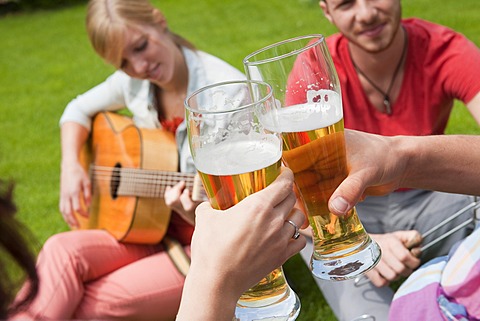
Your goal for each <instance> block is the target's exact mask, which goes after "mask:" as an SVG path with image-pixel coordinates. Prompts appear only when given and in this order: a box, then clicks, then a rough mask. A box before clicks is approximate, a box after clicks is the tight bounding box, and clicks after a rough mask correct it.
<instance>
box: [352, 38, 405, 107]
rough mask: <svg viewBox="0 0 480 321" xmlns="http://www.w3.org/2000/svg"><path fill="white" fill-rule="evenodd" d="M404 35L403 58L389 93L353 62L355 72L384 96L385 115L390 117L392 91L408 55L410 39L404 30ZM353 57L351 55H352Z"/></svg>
mask: <svg viewBox="0 0 480 321" xmlns="http://www.w3.org/2000/svg"><path fill="white" fill-rule="evenodd" d="M403 34H404V36H405V39H404V45H403V51H402V56H401V57H400V60H399V61H398V64H397V67H396V68H395V71H394V72H393V76H392V80H390V85H388V89H387V91H383V90H382V89H381V88H380V87H378V86H377V85H376V84H375V83H374V82H373V81H371V80H370V78H368V77H367V75H365V73H364V72H363V71H362V70H361V69H360V68H358V66H357V65H356V64H355V62H354V61H353V59H351V60H352V64H353V67H355V70H356V71H357V72H358V73H359V74H360V75H362V76H363V78H365V80H366V81H368V82H369V83H370V85H372V87H373V88H375V89H376V90H377V91H378V92H379V93H381V94H382V95H383V105H384V106H385V113H387V114H388V115H390V114H391V113H392V105H391V102H390V91H391V90H392V87H393V84H394V83H395V79H396V78H397V75H398V72H399V71H400V66H401V65H402V62H403V59H404V58H405V54H406V53H407V47H408V38H407V31H406V30H404V31H403ZM350 57H351V54H350Z"/></svg>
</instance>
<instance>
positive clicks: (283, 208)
mask: <svg viewBox="0 0 480 321" xmlns="http://www.w3.org/2000/svg"><path fill="white" fill-rule="evenodd" d="M295 202H296V197H295V194H294V193H293V192H291V193H290V194H288V195H287V197H286V198H285V199H283V200H282V201H281V202H280V203H279V204H277V205H276V206H275V207H274V211H275V213H273V215H282V216H283V218H284V219H287V217H288V216H289V215H290V212H291V211H292V209H293V208H294V205H295ZM297 211H298V212H300V213H301V211H299V210H297ZM302 216H303V214H302ZM302 224H303V221H302ZM301 226H302V225H299V227H301Z"/></svg>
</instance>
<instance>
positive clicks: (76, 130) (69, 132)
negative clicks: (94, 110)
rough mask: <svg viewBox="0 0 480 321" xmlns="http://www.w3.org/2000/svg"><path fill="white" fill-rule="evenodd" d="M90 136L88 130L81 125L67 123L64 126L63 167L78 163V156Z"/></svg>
mask: <svg viewBox="0 0 480 321" xmlns="http://www.w3.org/2000/svg"><path fill="white" fill-rule="evenodd" d="M88 135H89V132H88V130H87V129H86V128H85V127H83V126H82V125H80V124H77V123H74V122H67V123H65V124H63V125H62V127H61V146H62V166H63V164H73V163H76V162H77V161H78V156H79V154H80V151H81V149H82V147H83V145H84V144H85V142H86V140H87V138H88Z"/></svg>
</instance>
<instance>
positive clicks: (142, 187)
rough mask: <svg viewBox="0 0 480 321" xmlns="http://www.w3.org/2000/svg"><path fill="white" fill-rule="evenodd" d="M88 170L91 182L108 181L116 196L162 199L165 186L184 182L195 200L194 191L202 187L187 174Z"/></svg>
mask: <svg viewBox="0 0 480 321" xmlns="http://www.w3.org/2000/svg"><path fill="white" fill-rule="evenodd" d="M90 170H91V175H92V179H93V180H99V181H101V180H106V181H110V185H111V186H113V187H114V189H115V191H116V195H118V196H138V197H163V195H164V194H165V189H166V188H167V186H173V185H175V184H177V183H179V182H181V181H185V184H186V188H188V189H189V190H190V191H192V194H193V195H192V198H193V199H196V197H195V195H196V193H195V190H197V189H199V187H200V190H201V186H202V185H201V182H200V179H199V177H198V175H194V174H188V173H178V172H171V171H158V170H148V169H137V168H122V167H118V168H117V167H107V166H98V165H92V166H91V167H90Z"/></svg>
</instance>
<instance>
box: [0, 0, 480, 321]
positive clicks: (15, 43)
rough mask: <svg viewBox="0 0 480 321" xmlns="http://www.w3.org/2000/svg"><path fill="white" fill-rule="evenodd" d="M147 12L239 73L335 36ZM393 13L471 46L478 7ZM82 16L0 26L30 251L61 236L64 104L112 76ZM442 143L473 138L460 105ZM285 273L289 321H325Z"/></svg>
mask: <svg viewBox="0 0 480 321" xmlns="http://www.w3.org/2000/svg"><path fill="white" fill-rule="evenodd" d="M154 3H155V4H157V5H158V6H159V8H161V9H162V11H163V12H164V13H165V15H166V17H167V19H168V22H169V25H170V28H171V29H172V30H173V31H175V32H177V33H179V34H181V35H183V36H185V37H186V38H187V39H189V40H191V41H192V42H193V43H195V44H196V45H197V47H198V48H200V49H202V50H205V51H207V52H210V53H212V54H215V55H217V56H218V57H220V58H222V59H224V60H226V61H228V62H229V63H231V64H232V65H234V66H236V67H238V68H239V69H243V68H242V59H243V57H244V56H246V55H247V54H248V53H250V52H252V51H254V50H256V49H258V48H260V47H263V46H265V45H267V44H270V43H273V42H276V41H280V40H283V39H285V38H288V37H292V36H297V35H303V34H309V33H322V34H325V35H329V34H331V33H333V32H335V29H334V28H333V27H332V26H331V25H329V24H328V22H327V21H326V19H324V18H323V16H322V14H321V11H320V9H319V7H318V4H317V1H311V0H288V1H280V0H269V1H257V0H243V1H233V0H224V1H217V0H203V1H191V0H175V1H173V0H164V1H158V0H155V1H154ZM402 3H403V7H404V16H417V17H421V18H424V19H428V20H431V21H434V22H437V23H441V24H444V25H447V26H450V27H451V28H453V29H456V30H458V31H461V32H462V33H464V34H465V35H466V36H467V37H469V38H470V39H471V40H472V41H474V42H475V43H476V44H477V45H480V24H479V23H478V17H479V14H480V11H479V7H478V0H446V1H442V2H441V3H438V2H433V1H431V0H404V1H402ZM84 16H85V6H83V5H80V6H74V7H69V8H62V9H59V10H53V11H39V12H31V13H23V14H15V15H10V16H5V17H0V30H1V34H2V35H1V40H0V43H1V47H0V117H1V120H2V121H1V122H0V133H1V134H2V139H1V140H0V177H2V178H8V179H12V180H14V181H15V182H16V195H15V199H16V202H17V204H18V210H19V211H18V212H19V213H18V216H19V218H20V219H21V221H22V222H24V223H25V225H27V226H28V228H29V229H30V230H31V231H32V234H33V238H34V239H35V240H36V242H35V245H34V246H35V249H36V250H38V249H39V248H40V246H41V244H43V242H44V241H45V240H46V239H47V238H48V237H49V236H50V235H52V234H54V233H58V232H61V231H65V230H67V225H66V224H65V223H64V222H63V220H62V218H61V215H60V214H59V211H58V191H59V169H60V140H59V127H58V120H59V117H60V115H61V113H62V111H63V109H64V107H65V105H66V104H67V103H68V102H69V101H70V100H71V99H72V98H73V97H75V96H76V95H77V94H79V93H82V92H83V91H85V90H87V89H89V88H90V87H92V86H94V85H95V84H97V83H99V82H101V81H103V80H104V79H105V78H106V77H107V76H108V75H109V74H110V73H111V72H112V71H113V69H112V68H111V67H110V66H108V65H106V64H105V63H104V62H103V61H102V60H101V59H99V58H98V57H97V56H96V55H95V54H94V52H93V50H92V49H91V47H90V45H89V43H88V40H87V37H86V33H85V29H84ZM448 133H468V134H479V133H480V130H479V128H478V126H477V124H476V123H475V122H474V121H473V119H472V117H470V115H469V114H468V111H466V109H465V107H464V106H463V105H462V104H461V103H456V104H455V108H454V111H453V115H452V118H451V121H450V123H449V126H448ZM285 270H286V273H287V275H288V277H289V280H290V281H291V283H292V286H293V287H294V288H295V290H296V292H297V293H298V295H299V296H300V298H301V300H302V312H301V315H300V317H299V318H298V320H305V321H315V320H322V321H328V320H335V318H334V317H333V315H332V313H331V311H330V309H329V308H328V306H327V305H326V303H325V302H324V300H323V297H322V295H321V294H320V292H319V291H318V290H317V288H316V286H315V285H314V284H313V281H312V277H311V275H310V274H309V272H308V270H307V269H306V267H305V265H304V264H303V263H302V261H301V259H300V258H299V257H298V256H297V257H294V258H293V259H292V260H291V261H289V262H288V263H287V264H286V265H285Z"/></svg>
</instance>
